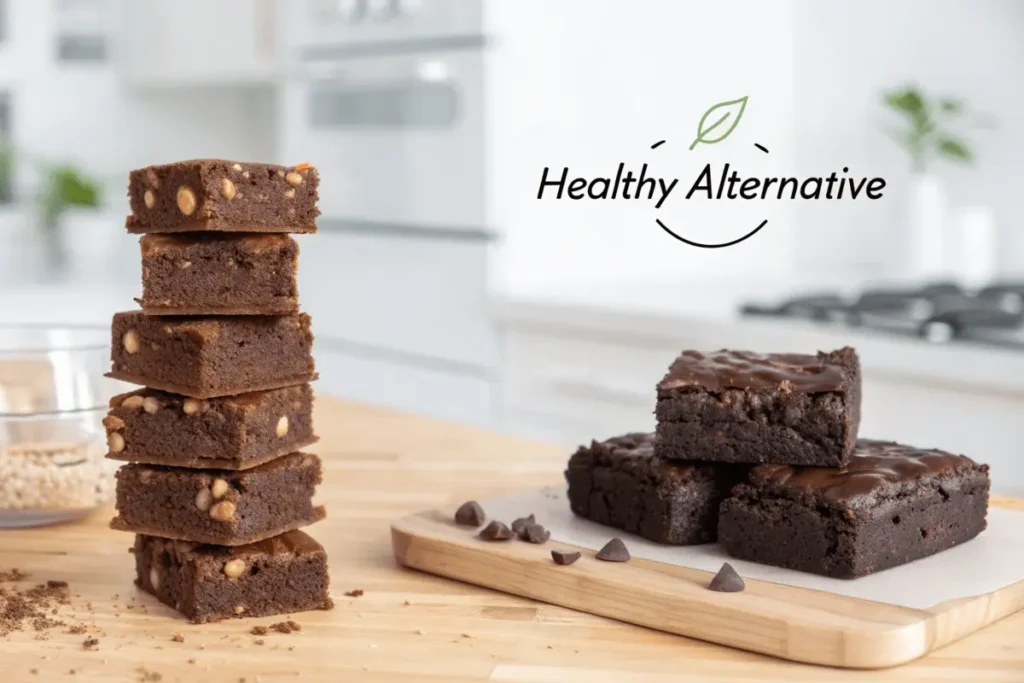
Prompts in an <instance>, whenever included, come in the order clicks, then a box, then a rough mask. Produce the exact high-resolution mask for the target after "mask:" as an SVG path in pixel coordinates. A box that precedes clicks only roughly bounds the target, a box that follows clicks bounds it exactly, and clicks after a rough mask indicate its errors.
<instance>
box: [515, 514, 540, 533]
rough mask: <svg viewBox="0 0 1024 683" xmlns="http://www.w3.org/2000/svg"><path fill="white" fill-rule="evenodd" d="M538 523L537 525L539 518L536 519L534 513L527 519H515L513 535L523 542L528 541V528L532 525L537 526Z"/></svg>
mask: <svg viewBox="0 0 1024 683" xmlns="http://www.w3.org/2000/svg"><path fill="white" fill-rule="evenodd" d="M536 523H537V518H536V517H534V516H533V514H532V513H531V514H529V515H527V516H526V517H520V518H518V519H513V520H512V533H514V534H515V535H516V536H518V537H519V538H522V539H523V540H526V537H525V534H526V527H528V526H530V525H531V524H536Z"/></svg>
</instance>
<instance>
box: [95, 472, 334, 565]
mask: <svg viewBox="0 0 1024 683" xmlns="http://www.w3.org/2000/svg"><path fill="white" fill-rule="evenodd" d="M321 476H322V473H321V470H320V459H319V458H317V457H316V456H315V455H310V454H308V453H293V454H291V455H286V456H284V457H282V458H278V459H277V460H272V461H271V462H268V463H266V464H265V465H260V466H259V467H254V468H253V469H250V470H243V471H240V472H238V471H231V470H194V469H193V470H189V469H182V468H178V467H161V466H159V465H137V464H133V465H125V466H124V467H122V468H120V469H119V470H118V471H117V512H118V516H117V517H115V518H114V519H113V521H112V522H111V523H110V526H111V527H112V528H114V529H117V530H118V531H133V532H135V533H139V534H146V535H149V536H161V537H163V538H177V539H181V540H187V541H195V542H197V543H213V544H216V545H231V546H235V545H246V544H248V543H256V542H257V541H262V540H264V539H267V538H270V537H271V536H277V535H278V534H282V533H284V532H285V531H290V530H292V529H298V528H299V527H303V526H308V525H310V524H313V523H314V522H319V521H320V520H321V519H323V518H324V509H323V508H322V507H319V506H314V505H313V494H314V493H315V492H316V487H317V485H318V484H319V483H320V481H321Z"/></svg>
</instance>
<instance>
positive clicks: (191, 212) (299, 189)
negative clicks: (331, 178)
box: [126, 159, 320, 233]
mask: <svg viewBox="0 0 1024 683" xmlns="http://www.w3.org/2000/svg"><path fill="white" fill-rule="evenodd" d="M319 180H320V178H319V174H318V173H317V170H316V169H315V168H313V167H312V166H310V165H309V164H299V165H297V166H278V165H277V164H261V163H252V162H246V161H226V160H224V159H191V160H188V161H178V162H175V163H171V164H162V165H159V166H148V167H146V168H140V169H136V170H134V171H131V172H130V173H129V175H128V201H129V204H130V205H131V210H132V214H131V215H130V216H129V217H128V220H127V223H126V226H127V228H128V232H132V233H153V232H294V233H311V232H316V219H317V217H318V216H319V215H320V210H319V209H317V207H316V204H317V201H318V199H319V194H318V186H319Z"/></svg>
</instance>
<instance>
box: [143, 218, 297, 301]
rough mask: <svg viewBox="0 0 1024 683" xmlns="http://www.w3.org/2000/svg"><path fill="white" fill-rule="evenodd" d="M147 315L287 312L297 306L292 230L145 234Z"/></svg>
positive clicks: (145, 297)
mask: <svg viewBox="0 0 1024 683" xmlns="http://www.w3.org/2000/svg"><path fill="white" fill-rule="evenodd" d="M139 244H140V246H141V249H142V298H141V299H137V301H138V302H139V305H141V306H142V309H143V310H144V311H145V312H146V314H147V315H283V314H288V313H297V312H298V310H299V298H298V286H297V285H296V282H295V275H296V270H297V268H298V261H299V245H298V244H297V243H296V242H295V240H294V239H292V238H291V237H289V236H288V235H256V234H242V235H236V234H232V235H223V234H220V235H219V234H211V233H195V234H193V233H189V234H182V235H143V236H142V239H141V240H139Z"/></svg>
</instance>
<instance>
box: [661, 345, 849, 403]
mask: <svg viewBox="0 0 1024 683" xmlns="http://www.w3.org/2000/svg"><path fill="white" fill-rule="evenodd" d="M845 381H846V373H845V371H844V369H843V366H842V365H840V364H839V363H838V362H837V361H836V359H834V358H832V356H831V354H825V353H819V354H818V355H817V356H810V355H804V354H798V353H768V354H761V353H752V352H749V351H728V350H725V349H722V350H721V351H714V352H712V353H702V352H700V351H683V353H682V354H681V355H680V356H679V357H678V358H677V359H676V360H675V362H673V363H672V366H671V367H670V368H669V370H668V374H667V375H665V378H664V379H663V380H661V382H659V383H658V389H676V388H679V387H688V386H695V387H702V388H704V389H707V390H709V391H722V390H723V389H779V388H782V389H784V390H785V389H787V388H788V389H789V390H792V391H800V392H807V393H818V392H826V391H839V390H840V389H842V388H843V386H844V383H845Z"/></svg>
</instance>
